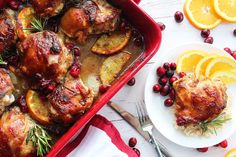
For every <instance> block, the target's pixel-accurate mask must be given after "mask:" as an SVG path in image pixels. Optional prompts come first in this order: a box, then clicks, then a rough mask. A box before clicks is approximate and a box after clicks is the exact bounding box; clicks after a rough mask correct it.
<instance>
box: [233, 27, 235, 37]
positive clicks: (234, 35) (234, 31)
mask: <svg viewBox="0 0 236 157" xmlns="http://www.w3.org/2000/svg"><path fill="white" fill-rule="evenodd" d="M233 34H234V36H235V37H236V29H234V31H233Z"/></svg>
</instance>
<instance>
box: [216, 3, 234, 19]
mask: <svg viewBox="0 0 236 157" xmlns="http://www.w3.org/2000/svg"><path fill="white" fill-rule="evenodd" d="M214 8H215V11H216V13H217V14H218V15H219V16H220V17H221V18H222V19H224V20H226V21H228V22H236V0H214Z"/></svg>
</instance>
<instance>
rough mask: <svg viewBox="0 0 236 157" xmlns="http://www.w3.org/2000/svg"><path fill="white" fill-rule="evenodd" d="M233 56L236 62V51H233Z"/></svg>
mask: <svg viewBox="0 0 236 157" xmlns="http://www.w3.org/2000/svg"><path fill="white" fill-rule="evenodd" d="M231 55H232V57H234V59H235V60H236V51H233V52H232V54H231Z"/></svg>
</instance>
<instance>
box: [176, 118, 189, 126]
mask: <svg viewBox="0 0 236 157" xmlns="http://www.w3.org/2000/svg"><path fill="white" fill-rule="evenodd" d="M187 123H188V122H187V120H186V119H185V118H184V117H177V118H176V124H177V125H178V126H184V125H185V124H187Z"/></svg>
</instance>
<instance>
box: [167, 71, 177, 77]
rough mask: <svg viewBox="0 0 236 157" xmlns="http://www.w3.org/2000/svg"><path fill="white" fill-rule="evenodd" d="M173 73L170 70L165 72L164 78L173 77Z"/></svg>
mask: <svg viewBox="0 0 236 157" xmlns="http://www.w3.org/2000/svg"><path fill="white" fill-rule="evenodd" d="M174 73H175V72H174V71H172V70H167V71H166V76H167V77H168V78H171V77H172V76H173V75H174Z"/></svg>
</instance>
